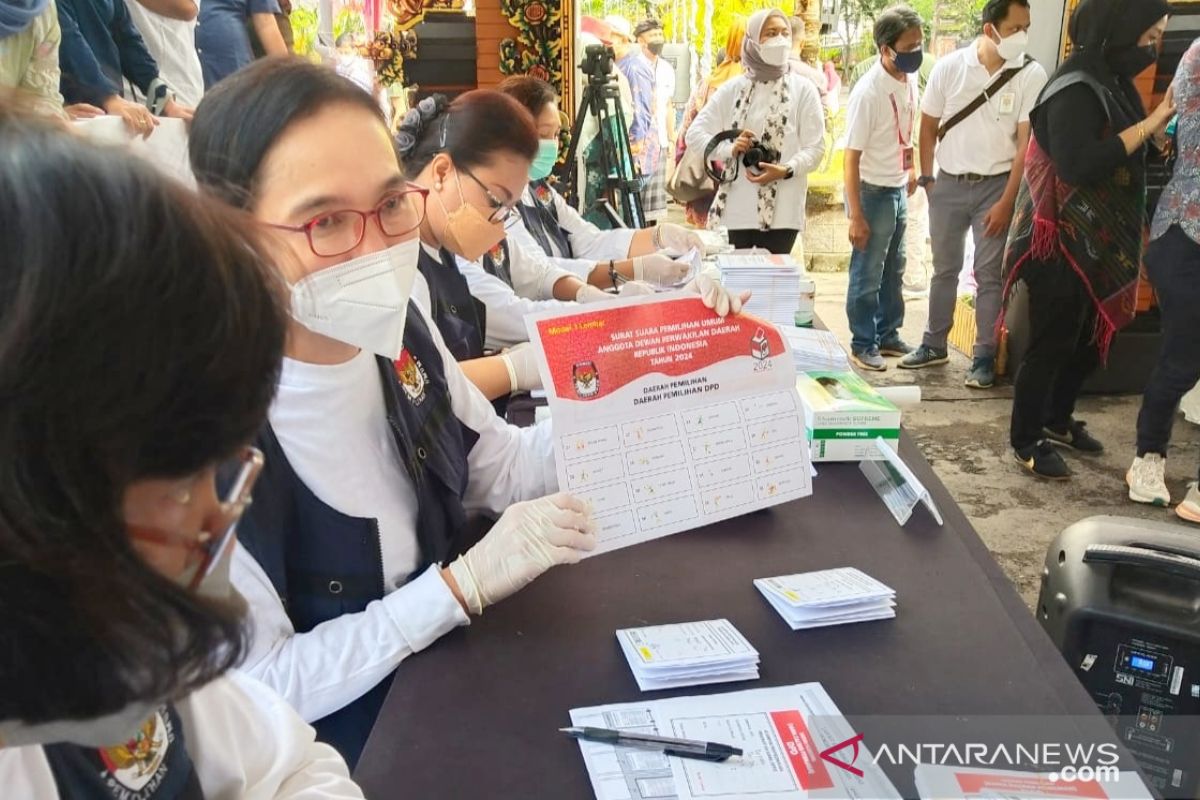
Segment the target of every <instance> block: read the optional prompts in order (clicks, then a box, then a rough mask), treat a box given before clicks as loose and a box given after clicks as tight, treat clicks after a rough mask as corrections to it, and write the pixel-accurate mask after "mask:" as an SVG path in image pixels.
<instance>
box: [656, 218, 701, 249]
mask: <svg viewBox="0 0 1200 800" xmlns="http://www.w3.org/2000/svg"><path fill="white" fill-rule="evenodd" d="M654 246H655V247H657V248H658V249H659V250H671V251H673V252H676V253H686V252H687V251H688V250H691V249H692V248H693V247H694V248H696V249H697V250H699V251H700V253H702V254H703V253H704V239H702V238H700V234H698V233H696V232H695V231H693V230H689V229H687V228H685V227H683V226H682V225H676V224H675V223H673V222H663V223H660V224H659V225H658V226H657V227H655V229H654Z"/></svg>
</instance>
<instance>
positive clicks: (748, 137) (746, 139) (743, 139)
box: [733, 131, 754, 156]
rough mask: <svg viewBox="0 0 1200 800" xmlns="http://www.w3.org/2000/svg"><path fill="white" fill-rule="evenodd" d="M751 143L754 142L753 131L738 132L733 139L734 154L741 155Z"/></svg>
mask: <svg viewBox="0 0 1200 800" xmlns="http://www.w3.org/2000/svg"><path fill="white" fill-rule="evenodd" d="M752 144H754V132H753V131H742V132H741V133H739V134H738V137H737V138H736V139H734V140H733V154H734V156H741V155H742V154H743V153H745V152H746V151H747V150H749V149H750V145H752Z"/></svg>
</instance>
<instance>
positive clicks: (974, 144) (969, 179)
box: [900, 0, 1046, 389]
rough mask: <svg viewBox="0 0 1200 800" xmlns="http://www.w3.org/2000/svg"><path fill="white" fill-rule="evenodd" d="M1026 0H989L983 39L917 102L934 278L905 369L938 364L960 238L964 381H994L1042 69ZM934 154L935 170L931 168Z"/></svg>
mask: <svg viewBox="0 0 1200 800" xmlns="http://www.w3.org/2000/svg"><path fill="white" fill-rule="evenodd" d="M1029 21H1030V18H1029V0H988V3H987V5H986V6H984V8H983V35H981V36H980V37H979V38H978V39H976V40H975V41H974V42H972V43H971V44H970V45H969V46H967V47H964V48H962V49H961V50H958V51H956V52H954V53H952V54H951V55H949V56H946V57H945V58H943V59H941V60H940V61H938V63H937V66H935V67H934V69H933V73H932V74H931V75H930V76H929V83H928V84H927V85H926V87H925V94H924V98H923V100H922V104H921V137H920V139H921V166H922V175H921V177H920V178H919V179H918V183H920V185H921V186H922V187H923V188H924V189H925V192H926V194H927V195H928V197H929V213H930V225H929V228H930V238H931V240H932V245H933V281H932V282H931V285H930V290H929V322H928V324H927V326H926V328H925V336H924V337H923V340H922V342H921V346H920V347H918V348H917V349H916V350H915V351H914V352H913V353H912V354H911V355H909V356H908V357H907V358H905V359H904V360H903V361H902V362H900V366H901V367H902V368H904V369H919V368H922V367H931V366H935V365H938V364H945V363H946V362H947V361H948V360H949V357H948V353H947V351H946V337H947V336H948V335H949V333H950V328H951V326H952V325H953V322H954V305H955V302H956V294H957V289H958V274H959V272H960V271H961V270H962V266H963V249H964V242H965V240H966V235H967V232H968V231H970V232H971V233H972V235H973V237H974V243H975V262H974V263H975V266H974V269H975V283H976V285H977V286H978V291H977V294H976V298H975V322H976V327H977V332H976V334H975V348H974V360H973V362H972V364H971V370H970V372H969V373H968V374H967V379H966V385H967V386H969V387H972V388H976V389H986V388H989V387H990V386H992V384H993V383H994V382H995V379H996V341H995V332H994V328H995V325H996V316H997V315H998V314H999V312H1000V294H1001V285H1000V265H1001V261H1002V260H1003V258H1004V244H1005V240H1006V236H1007V234H1008V226H1009V223H1010V222H1011V221H1012V215H1013V204H1014V202H1015V201H1016V197H1017V189H1019V188H1020V185H1021V176H1022V173H1023V172H1024V166H1025V149H1026V147H1027V146H1028V144H1029V111H1030V109H1032V108H1033V105H1034V103H1035V102H1036V101H1037V97H1038V94H1039V93H1040V92H1041V90H1042V87H1043V86H1044V85H1045V83H1046V71H1045V70H1044V69H1042V67H1041V65H1039V64H1037V63H1034V62H1033V61H1031V60H1029V59H1028V57H1027V56H1026V55H1025V45H1026V43H1027V41H1028V31H1029ZM935 147H936V156H937V163H938V166H939V170H938V173H937V175H936V176H935V175H934V172H933V162H934V155H935Z"/></svg>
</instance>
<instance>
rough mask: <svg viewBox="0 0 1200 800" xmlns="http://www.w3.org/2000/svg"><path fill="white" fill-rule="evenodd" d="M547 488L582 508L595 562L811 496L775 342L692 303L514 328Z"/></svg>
mask: <svg viewBox="0 0 1200 800" xmlns="http://www.w3.org/2000/svg"><path fill="white" fill-rule="evenodd" d="M526 324H527V326H528V328H529V336H530V341H535V342H540V344H541V347H540V364H539V367H540V369H541V373H542V382H543V385H544V386H545V387H546V392H547V399H548V401H549V403H550V409H551V413H552V416H553V418H554V433H555V437H556V438H555V458H556V465H557V471H558V480H559V486H560V487H561V488H562V489H564V490H566V491H570V492H572V493H574V494H576V495H577V496H579V497H581V498H583V499H585V500H587V501H589V502H590V503H591V504H592V508H593V513H594V515H595V518H596V521H597V523H598V526H599V532H598V539H599V542H598V546H597V548H596V550H595V551H593V555H595V554H599V553H604V552H608V551H610V550H615V549H617V548H620V547H626V546H628V545H632V544H637V543H640V542H644V541H648V540H650V539H656V538H658V537H660V536H666V535H668V534H672V533H678V532H680V531H685V530H691V529H692V528H697V527H700V526H702V525H706V524H708V523H711V522H716V521H718V520H722V519H728V518H730V517H736V516H740V515H742V514H745V513H748V512H750V511H754V510H757V509H760V508H766V507H768V506H773V505H777V504H779V503H782V502H786V501H788V500H794V499H798V498H801V497H806V496H808V495H809V494H811V493H812V472H811V467H810V463H809V462H810V454H809V447H808V443H807V440H806V436H805V432H804V425H803V424H802V420H801V411H800V404H799V398H798V397H797V395H796V391H795V369H794V368H793V366H792V362H791V353H790V351H789V350H788V346H787V343H786V341H785V340H784V339H783V337H782V336H781V335H780V334H779V332H778V331H777V330H776V329H775V328H774V326H772V325H770V324H769V323H767V322H765V321H763V320H759V319H757V318H755V317H752V316H750V315H747V314H742V315H739V316H730V317H727V318H725V319H722V318H720V317H718V316H716V314H714V313H713V312H712V311H711V310H709V309H706V308H705V307H704V305H703V303H701V301H700V300H699V298H697V297H696V296H695V295H693V294H670V295H658V296H657V297H639V298H632V299H625V300H618V301H615V302H613V303H608V304H603V305H599V306H594V307H593V306H586V307H583V308H582V309H580V308H572V309H570V310H568V311H554V312H547V313H542V314H536V315H530V316H528V317H526Z"/></svg>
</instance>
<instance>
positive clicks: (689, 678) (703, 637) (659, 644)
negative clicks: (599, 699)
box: [617, 619, 758, 692]
mask: <svg viewBox="0 0 1200 800" xmlns="http://www.w3.org/2000/svg"><path fill="white" fill-rule="evenodd" d="M617 641H619V642H620V643H621V650H623V651H624V653H625V658H626V659H628V661H629V668H630V669H631V670H633V677H634V678H636V679H637V684H638V688H639V689H641V690H642V691H643V692H648V691H653V690H655V689H675V688H678V687H680V686H698V685H701V684H706V683H729V682H731V681H752V680H757V679H758V651H757V650H755V649H754V647H753V646H752V645H751V644H750V642H748V641H746V637H744V636H742V634H741V633H740V632H739V631H738V629H737V628H735V627H734V626H733V623H731V622H730V621H729V620H727V619H714V620H707V621H705V622H684V623H680V624H678V625H654V626H651V627H647V628H626V629H624V630H619V631H617Z"/></svg>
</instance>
